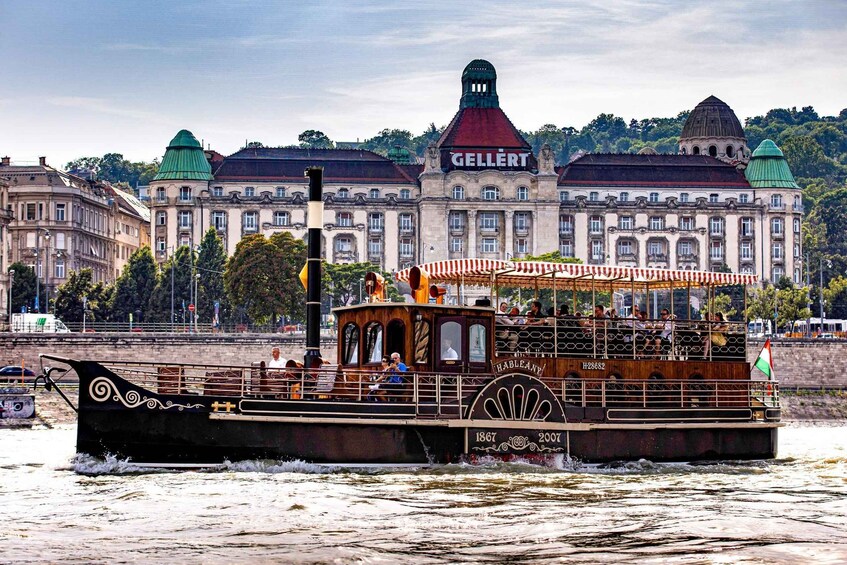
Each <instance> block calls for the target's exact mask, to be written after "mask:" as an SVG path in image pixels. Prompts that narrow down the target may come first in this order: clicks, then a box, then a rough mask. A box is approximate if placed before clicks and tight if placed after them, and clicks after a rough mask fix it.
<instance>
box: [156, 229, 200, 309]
mask: <svg viewBox="0 0 847 565" xmlns="http://www.w3.org/2000/svg"><path fill="white" fill-rule="evenodd" d="M193 264H194V252H193V251H192V250H191V249H190V248H189V247H188V246H187V245H183V246H180V247H178V248H177V250H176V253H174V254H173V255H171V257H170V258H169V259H168V260H167V261H165V263H164V264H163V265H162V268H161V270H160V271H159V275H158V276H157V277H156V286H155V287H154V288H153V293H152V294H151V295H150V304H149V307H148V311H147V317H146V321H147V322H157V323H165V322H167V323H170V322H187V321H188V314H189V313H188V311H187V308H188V304H190V301H191V289H190V287H189V284H191V282H192V278H193V277H192V274H193V269H192V266H193ZM172 297H173V310H174V320H171V315H170V313H171V298H172Z"/></svg>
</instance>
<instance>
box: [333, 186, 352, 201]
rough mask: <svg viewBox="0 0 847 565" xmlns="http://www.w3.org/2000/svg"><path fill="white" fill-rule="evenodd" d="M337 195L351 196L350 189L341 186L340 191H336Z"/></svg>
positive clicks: (342, 196) (338, 196) (337, 196)
mask: <svg viewBox="0 0 847 565" xmlns="http://www.w3.org/2000/svg"><path fill="white" fill-rule="evenodd" d="M335 196H336V198H342V199H343V198H350V191H349V190H347V189H346V188H339V189H338V192H337V193H336V195H335Z"/></svg>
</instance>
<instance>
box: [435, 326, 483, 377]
mask: <svg viewBox="0 0 847 565" xmlns="http://www.w3.org/2000/svg"><path fill="white" fill-rule="evenodd" d="M490 334H491V320H488V319H485V318H472V317H464V316H439V317H438V318H437V319H436V324H435V340H436V341H435V347H434V348H433V349H434V356H435V362H434V366H435V370H436V371H439V372H442V373H464V372H472V373H482V372H485V371H486V370H487V369H488V361H489V353H490V352H489V351H488V348H489V336H490Z"/></svg>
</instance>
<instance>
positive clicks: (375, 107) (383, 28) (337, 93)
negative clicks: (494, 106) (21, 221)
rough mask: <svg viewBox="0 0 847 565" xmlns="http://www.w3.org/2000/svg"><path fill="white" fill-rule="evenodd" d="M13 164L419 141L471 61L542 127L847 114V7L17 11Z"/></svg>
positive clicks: (9, 9)
mask: <svg viewBox="0 0 847 565" xmlns="http://www.w3.org/2000/svg"><path fill="white" fill-rule="evenodd" d="M0 22H2V23H0V155H3V156H5V155H8V156H10V157H11V158H12V162H13V163H19V164H25V163H27V162H37V160H38V157H39V156H42V155H43V156H46V157H47V162H48V163H49V164H52V165H53V166H58V167H62V166H64V164H65V163H67V162H68V161H70V160H72V159H75V158H77V157H82V156H102V155H103V154H105V153H110V152H115V153H122V154H123V155H124V156H125V157H126V158H128V159H130V160H133V161H150V160H152V159H154V158H157V157H161V156H162V155H163V154H164V151H165V147H166V146H167V144H168V142H169V141H170V140H171V139H172V138H173V136H174V135H175V134H176V132H177V131H179V130H180V129H183V128H185V129H188V130H190V131H192V132H193V133H194V135H195V136H196V137H197V138H198V139H200V140H203V141H204V143H205V145H207V146H209V145H210V146H211V148H212V149H214V150H216V151H219V152H221V153H223V154H229V153H233V152H235V151H237V150H238V149H239V148H240V147H242V146H243V145H244V143H245V141H246V140H249V141H261V142H262V143H264V144H265V145H272V146H274V145H288V144H294V143H297V136H298V135H299V134H300V133H301V132H303V131H304V130H307V129H317V130H320V131H323V132H324V133H326V134H327V135H328V136H329V137H330V139H333V140H336V141H339V140H340V141H355V140H357V139H360V140H364V139H366V138H368V137H372V136H374V135H376V134H377V133H378V132H379V131H380V130H382V129H384V128H398V129H407V130H409V131H411V132H412V134H413V135H417V134H420V133H421V132H423V131H424V129H425V128H426V127H427V126H428V125H429V124H430V123H431V122H432V123H435V124H436V125H437V126H443V125H446V124H447V123H448V122H449V121H450V119H451V118H452V117H453V115H454V114H455V112H456V111H457V110H458V103H459V95H460V87H461V74H462V70H463V69H464V67H465V65H467V63H468V62H470V61H471V60H473V59H486V60H488V61H490V62H491V63H493V64H494V66H495V68H496V69H497V77H498V81H497V90H498V94H499V96H500V106H501V107H502V108H503V109H504V111H505V112H506V114H507V115H508V116H509V117H510V118H511V120H512V122H513V123H514V124H515V125H516V126H517V127H518V128H521V129H523V130H525V131H531V130H535V129H537V128H539V127H540V126H542V125H544V124H549V123H552V124H555V125H557V126H559V127H564V126H573V127H576V128H581V127H582V126H584V125H586V124H587V123H588V122H589V121H591V119H593V118H594V117H596V116H597V115H598V114H600V113H602V112H605V113H613V114H615V115H618V116H621V117H623V118H625V119H626V120H627V121H629V120H630V119H631V118H636V119H641V118H648V117H670V116H675V115H677V114H678V113H679V112H682V111H685V110H690V109H692V108H693V107H694V106H695V105H696V104H697V103H698V102H700V101H701V100H703V99H705V98H706V97H708V96H709V95H712V94H714V95H715V96H717V97H718V98H721V99H722V100H723V101H725V102H726V103H728V104H729V105H730V106H731V107H732V108H733V109H734V110H735V112H736V114H737V115H738V117H739V118H740V119H741V120H742V122H743V120H744V119H745V118H747V117H750V116H755V115H761V114H764V113H765V112H767V111H768V110H770V109H772V108H780V107H791V106H797V107H798V108H799V107H802V106H814V107H815V109H816V110H817V111H818V113H819V114H821V115H836V114H838V112H840V111H841V110H842V109H843V108H845V107H847V96H845V95H844V93H845V92H847V63H845V60H844V55H845V53H847V2H845V1H842V0H831V1H828V0H806V1H793V2H789V1H784V0H769V1H759V0H754V1H746V2H745V1H743V0H733V1H727V2H724V1H721V0H712V1H709V2H682V1H663V0H643V1H642V0H606V1H605V2H602V3H600V2H597V3H595V2H586V1H584V0H583V1H579V2H576V1H570V0H564V1H554V0H546V1H544V2H531V3H530V2H518V1H511V2H501V1H495V0H484V1H464V2H457V1H455V0H454V1H451V2H440V1H430V2H415V3H411V2H408V3H400V2H379V1H371V0H356V1H354V2H346V1H338V2H326V1H321V0H311V1H309V2H302V1H301V2H262V1H250V0H203V1H199V2H198V1H174V0H169V1H165V2H159V1H153V0H147V1H145V2H129V1H116V0H105V1H103V0H90V1H81V0H53V1H51V0H0Z"/></svg>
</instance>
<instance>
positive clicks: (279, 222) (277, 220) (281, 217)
mask: <svg viewBox="0 0 847 565" xmlns="http://www.w3.org/2000/svg"><path fill="white" fill-rule="evenodd" d="M290 220H291V218H290V215H289V213H288V212H280V211H276V212H274V225H275V226H287V225H288V224H289V223H290Z"/></svg>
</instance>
